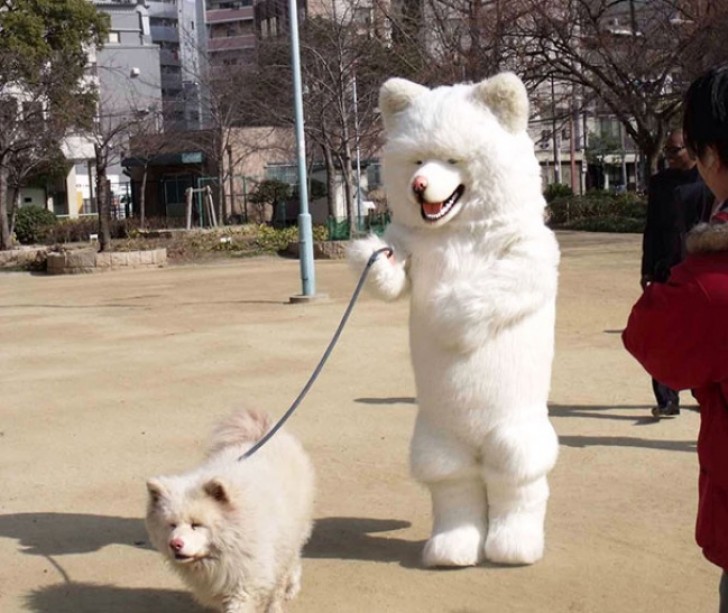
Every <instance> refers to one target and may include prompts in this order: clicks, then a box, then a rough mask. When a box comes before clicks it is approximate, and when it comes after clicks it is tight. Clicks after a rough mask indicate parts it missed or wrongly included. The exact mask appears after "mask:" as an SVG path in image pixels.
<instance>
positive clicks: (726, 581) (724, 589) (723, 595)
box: [719, 571, 728, 613]
mask: <svg viewBox="0 0 728 613" xmlns="http://www.w3.org/2000/svg"><path fill="white" fill-rule="evenodd" d="M719 613H728V573H727V572H725V571H723V575H722V576H721V578H720V609H719Z"/></svg>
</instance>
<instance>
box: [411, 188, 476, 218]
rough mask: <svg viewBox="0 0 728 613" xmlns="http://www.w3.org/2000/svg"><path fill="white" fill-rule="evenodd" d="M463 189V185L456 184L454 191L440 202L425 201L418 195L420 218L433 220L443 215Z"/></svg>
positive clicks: (451, 206)
mask: <svg viewBox="0 0 728 613" xmlns="http://www.w3.org/2000/svg"><path fill="white" fill-rule="evenodd" d="M464 191H465V186H464V185H462V184H461V185H458V186H457V188H456V189H455V191H454V192H453V193H452V194H450V195H449V196H448V197H447V199H445V200H443V201H442V202H427V201H426V200H424V199H423V198H422V197H421V196H418V198H417V199H418V200H419V202H420V212H421V213H422V219H424V220H425V221H427V222H435V221H439V220H441V219H442V218H443V217H445V216H446V215H447V214H448V213H449V212H450V211H451V210H452V208H453V207H454V206H455V204H456V203H457V201H458V200H460V196H462V195H463V192H464Z"/></svg>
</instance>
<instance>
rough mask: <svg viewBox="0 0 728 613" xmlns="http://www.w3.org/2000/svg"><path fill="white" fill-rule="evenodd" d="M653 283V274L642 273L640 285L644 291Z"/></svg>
mask: <svg viewBox="0 0 728 613" xmlns="http://www.w3.org/2000/svg"><path fill="white" fill-rule="evenodd" d="M650 283H652V275H642V277H641V278H640V287H641V288H642V291H643V292H644V291H645V289H647V286H648V285H649V284H650Z"/></svg>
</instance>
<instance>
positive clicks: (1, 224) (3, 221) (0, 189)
mask: <svg viewBox="0 0 728 613" xmlns="http://www.w3.org/2000/svg"><path fill="white" fill-rule="evenodd" d="M12 246H13V241H12V235H11V234H10V224H9V223H8V169H7V168H6V167H5V164H4V160H2V159H0V249H2V250H3V251H5V250H7V249H11V248H12Z"/></svg>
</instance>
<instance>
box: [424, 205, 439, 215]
mask: <svg viewBox="0 0 728 613" xmlns="http://www.w3.org/2000/svg"><path fill="white" fill-rule="evenodd" d="M422 210H423V211H425V215H428V216H430V217H432V216H433V215H439V214H440V211H442V202H423V203H422Z"/></svg>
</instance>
